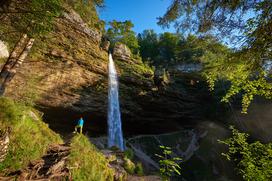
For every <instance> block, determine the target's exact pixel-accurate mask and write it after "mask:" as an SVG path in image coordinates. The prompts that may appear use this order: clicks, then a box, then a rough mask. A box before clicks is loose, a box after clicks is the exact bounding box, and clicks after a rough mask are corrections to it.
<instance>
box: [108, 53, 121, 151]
mask: <svg viewBox="0 0 272 181" xmlns="http://www.w3.org/2000/svg"><path fill="white" fill-rule="evenodd" d="M108 146H109V147H112V146H117V147H118V148H119V149H120V150H122V151H123V150H124V141H123V133H122V123H121V116H120V107H119V95H118V77H117V73H116V69H115V66H114V62H113V59H112V56H111V54H109V91H108Z"/></svg>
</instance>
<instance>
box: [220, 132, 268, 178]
mask: <svg viewBox="0 0 272 181" xmlns="http://www.w3.org/2000/svg"><path fill="white" fill-rule="evenodd" d="M230 129H231V130H232V137H231V138H228V139H226V140H224V141H221V140H219V143H222V144H225V145H227V146H228V152H227V153H222V155H223V156H225V157H226V159H227V160H229V161H233V162H234V163H235V164H236V165H237V169H238V171H239V174H240V175H242V177H243V179H244V180H256V181H264V180H267V181H268V180H271V179H272V143H268V144H263V143H261V142H259V141H255V142H253V143H249V142H248V137H249V135H248V134H246V133H241V132H239V131H238V130H237V129H235V128H234V127H230Z"/></svg>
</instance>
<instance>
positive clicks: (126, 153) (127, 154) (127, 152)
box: [124, 148, 134, 160]
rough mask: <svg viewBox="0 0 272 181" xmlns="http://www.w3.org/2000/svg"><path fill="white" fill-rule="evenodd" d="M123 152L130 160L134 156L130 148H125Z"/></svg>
mask: <svg viewBox="0 0 272 181" xmlns="http://www.w3.org/2000/svg"><path fill="white" fill-rule="evenodd" d="M124 154H125V156H126V157H127V158H128V159H130V160H132V159H133V158H134V153H133V150H132V149H130V148H128V149H126V150H125V152H124Z"/></svg>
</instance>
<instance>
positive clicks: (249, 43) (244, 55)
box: [158, 0, 272, 113]
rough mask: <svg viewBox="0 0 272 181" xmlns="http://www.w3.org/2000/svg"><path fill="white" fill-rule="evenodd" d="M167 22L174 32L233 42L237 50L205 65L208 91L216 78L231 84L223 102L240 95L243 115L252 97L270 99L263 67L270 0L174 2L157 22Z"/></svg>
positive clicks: (271, 47) (269, 42)
mask: <svg viewBox="0 0 272 181" xmlns="http://www.w3.org/2000/svg"><path fill="white" fill-rule="evenodd" d="M171 23H174V24H175V27H176V28H177V30H178V31H182V32H185V31H190V32H194V33H196V34H200V35H207V34H213V35H215V36H217V37H219V38H221V40H222V41H226V40H233V41H230V42H231V43H232V44H231V46H232V47H236V48H237V49H236V50H235V51H232V53H230V54H228V55H227V56H225V57H221V56H220V57H219V58H218V59H216V58H214V59H212V60H213V62H212V61H209V62H207V65H208V67H209V68H210V73H209V74H207V76H206V77H207V79H208V82H209V83H210V86H211V89H213V86H214V82H215V81H216V80H218V79H226V80H229V81H230V82H232V85H231V87H230V89H229V90H228V93H227V94H226V95H225V97H224V98H223V101H225V102H228V101H229V100H230V98H231V97H233V96H235V95H237V94H238V93H242V95H243V98H242V107H243V110H242V111H243V112H244V113H246V111H247V108H248V106H249V105H250V102H251V101H252V100H253V98H254V96H256V95H260V96H264V97H266V98H269V99H271V98H272V84H271V82H269V81H268V80H269V76H270V77H271V75H267V74H266V73H265V72H264V68H263V64H264V61H265V60H271V59H272V3H271V1H270V0H259V1H255V0H252V1H248V0H235V1H216V0H209V1H203V0H191V1H187V0H174V1H173V3H172V5H171V6H170V7H169V8H168V10H167V12H166V13H165V15H164V16H163V17H160V18H159V21H158V24H159V25H161V26H164V27H165V26H169V25H170V24H171ZM234 40H235V41H234ZM235 42H236V43H235ZM215 64H216V66H215Z"/></svg>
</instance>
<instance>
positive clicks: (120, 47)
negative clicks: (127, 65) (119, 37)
mask: <svg viewBox="0 0 272 181" xmlns="http://www.w3.org/2000/svg"><path fill="white" fill-rule="evenodd" d="M113 58H114V59H119V60H123V61H127V62H130V61H131V60H132V57H131V51H130V49H129V48H128V47H127V46H126V45H125V44H122V43H119V42H117V43H116V44H115V46H114V48H113Z"/></svg>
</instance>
